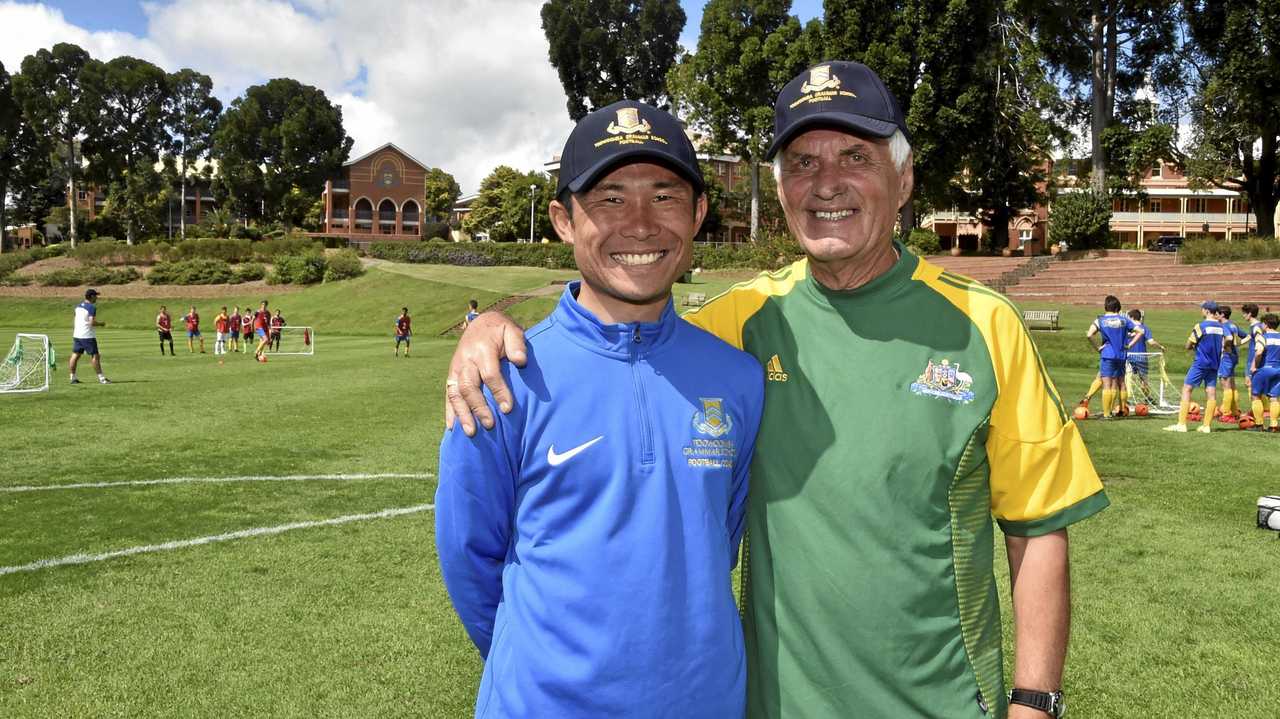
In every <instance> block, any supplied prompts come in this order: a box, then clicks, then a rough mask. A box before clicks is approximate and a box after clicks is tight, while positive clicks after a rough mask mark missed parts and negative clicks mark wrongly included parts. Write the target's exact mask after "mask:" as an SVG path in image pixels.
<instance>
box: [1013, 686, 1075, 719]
mask: <svg viewBox="0 0 1280 719" xmlns="http://www.w3.org/2000/svg"><path fill="white" fill-rule="evenodd" d="M1009 703H1010V704H1021V705H1023V706H1028V707H1031V708H1032V709H1039V710H1040V711H1042V712H1045V713H1046V714H1048V715H1049V716H1051V717H1053V719H1061V717H1063V716H1066V714H1067V703H1066V701H1064V700H1063V698H1062V692H1060V691H1059V692H1037V691H1033V690H1031V689H1016V688H1015V689H1014V690H1013V691H1011V692H1009Z"/></svg>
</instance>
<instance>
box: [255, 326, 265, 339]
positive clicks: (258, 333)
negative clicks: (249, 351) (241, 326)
mask: <svg viewBox="0 0 1280 719" xmlns="http://www.w3.org/2000/svg"><path fill="white" fill-rule="evenodd" d="M253 333H254V334H256V335H258V336H259V337H261V338H263V339H266V337H267V331H266V330H264V329H262V328H261V327H259V328H258V329H256V330H254V331H253Z"/></svg>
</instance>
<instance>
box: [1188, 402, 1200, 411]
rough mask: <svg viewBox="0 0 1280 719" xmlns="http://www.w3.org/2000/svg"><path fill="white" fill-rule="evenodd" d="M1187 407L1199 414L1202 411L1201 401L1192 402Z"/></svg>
mask: <svg viewBox="0 0 1280 719" xmlns="http://www.w3.org/2000/svg"><path fill="white" fill-rule="evenodd" d="M1187 409H1188V410H1189V411H1191V412H1194V413H1197V414H1199V412H1200V403H1199V402H1192V403H1191V404H1190V406H1188V407H1187Z"/></svg>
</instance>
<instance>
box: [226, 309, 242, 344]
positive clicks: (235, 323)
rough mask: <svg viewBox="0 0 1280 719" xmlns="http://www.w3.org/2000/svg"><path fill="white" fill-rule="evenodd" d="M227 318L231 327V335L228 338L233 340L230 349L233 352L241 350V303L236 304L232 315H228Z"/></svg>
mask: <svg viewBox="0 0 1280 719" xmlns="http://www.w3.org/2000/svg"><path fill="white" fill-rule="evenodd" d="M227 319H228V320H230V324H229V325H228V327H229V329H230V335H229V337H228V339H230V340H231V346H230V350H231V351H232V352H239V351H240V305H236V307H235V309H233V310H232V311H231V316H230V317H228V318H227Z"/></svg>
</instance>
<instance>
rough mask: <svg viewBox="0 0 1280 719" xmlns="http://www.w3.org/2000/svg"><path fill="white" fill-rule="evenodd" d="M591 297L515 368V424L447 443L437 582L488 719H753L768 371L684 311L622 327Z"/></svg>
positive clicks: (564, 315) (536, 332)
mask: <svg viewBox="0 0 1280 719" xmlns="http://www.w3.org/2000/svg"><path fill="white" fill-rule="evenodd" d="M577 287H578V283H576V282H575V283H571V284H570V285H569V287H567V288H566V290H565V293H564V295H563V296H562V297H561V299H560V303H559V305H558V306H557V307H556V309H555V311H554V312H553V313H552V314H551V315H550V316H549V317H548V318H547V319H546V320H544V321H542V322H541V323H540V324H538V325H537V326H535V327H534V328H532V329H531V330H530V331H529V332H528V333H527V335H526V342H527V347H528V358H529V361H528V363H527V365H526V366H525V367H524V368H523V369H520V368H516V367H513V366H511V365H509V364H507V365H505V366H504V368H503V373H504V376H505V377H506V379H507V383H508V385H509V386H510V387H511V390H512V393H513V396H514V408H513V409H512V411H511V413H510V414H507V415H503V414H500V413H498V412H497V411H496V410H494V416H495V417H496V418H497V424H496V426H495V428H494V429H493V430H492V431H483V430H482V431H480V432H477V433H476V436H475V437H467V436H466V435H465V434H464V433H463V432H462V431H461V430H460V429H456V428H455V429H454V430H452V431H446V432H445V435H444V439H443V440H442V441H441V444H440V484H439V488H438V489H437V491H436V547H437V551H438V552H439V556H440V568H441V571H442V573H443V575H444V581H445V586H446V587H447V588H448V590H449V597H450V599H452V601H453V605H454V608H455V609H456V610H457V612H458V615H459V617H460V618H461V619H462V623H463V624H464V625H465V627H466V629H467V633H468V634H469V635H470V636H471V639H472V641H474V642H475V644H476V647H477V648H479V650H480V653H481V655H482V656H484V657H485V664H484V675H483V677H482V678H481V681H480V691H479V695H478V696H477V697H476V714H475V715H476V717H503V718H506V717H539V718H544V717H545V718H550V717H554V718H555V719H574V718H577V717H581V718H583V719H586V718H588V717H590V718H591V719H600V718H602V717H609V718H610V719H618V718H626V717H645V718H646V719H650V718H654V719H657V718H661V717H671V718H673V719H674V718H676V717H679V718H680V719H699V718H706V719H734V718H736V717H741V716H742V715H743V713H744V705H745V700H746V662H745V657H744V654H743V645H742V626H741V624H740V622H739V618H738V611H737V608H736V606H735V605H734V601H733V596H732V590H731V588H730V571H731V570H732V568H733V566H734V564H735V561H736V557H737V553H738V544H739V541H740V539H741V535H742V528H743V516H744V510H745V503H746V497H747V473H748V467H749V465H750V463H751V455H752V453H753V451H754V448H755V435H756V430H757V428H758V427H759V423H760V414H761V411H762V408H763V404H764V386H763V385H764V372H763V370H762V369H761V367H760V365H759V363H757V362H756V360H755V359H754V358H753V357H751V356H750V355H747V354H745V353H743V352H740V351H738V350H735V349H733V348H732V347H730V346H729V345H727V344H725V343H724V342H722V341H720V340H719V339H717V338H715V337H713V336H712V335H710V334H708V333H706V332H704V331H703V330H701V329H698V328H696V327H694V326H693V325H691V324H689V323H687V322H685V321H684V320H681V319H679V318H678V317H677V316H676V314H675V310H674V309H673V307H672V306H671V303H670V302H668V304H667V307H666V309H665V310H664V311H663V314H662V317H661V319H660V320H659V321H658V322H655V323H638V324H614V325H607V324H602V323H601V322H600V321H599V320H597V319H596V318H595V316H594V315H592V314H591V313H590V312H588V311H587V310H586V309H584V308H583V307H582V306H581V305H580V304H578V301H577V299H576V295H577ZM488 400H489V402H490V405H491V406H492V404H493V398H492V397H488Z"/></svg>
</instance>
